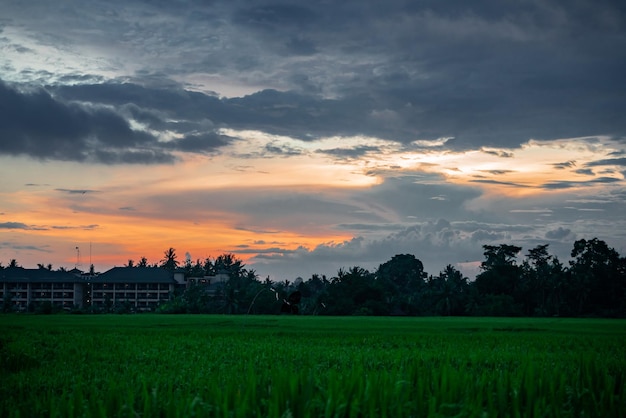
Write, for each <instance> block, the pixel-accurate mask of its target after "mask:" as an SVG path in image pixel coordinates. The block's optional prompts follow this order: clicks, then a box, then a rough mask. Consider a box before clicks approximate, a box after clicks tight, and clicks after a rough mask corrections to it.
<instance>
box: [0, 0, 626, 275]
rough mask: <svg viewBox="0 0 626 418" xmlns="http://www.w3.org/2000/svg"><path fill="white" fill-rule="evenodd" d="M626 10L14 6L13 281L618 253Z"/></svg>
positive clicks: (9, 23)
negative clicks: (605, 248) (173, 262)
mask: <svg viewBox="0 0 626 418" xmlns="http://www.w3.org/2000/svg"><path fill="white" fill-rule="evenodd" d="M625 176H626V4H625V3H624V2H621V1H607V0H589V1H587V0H568V1H561V0H559V1H557V0H536V1H533V0H515V1H513V0H506V1H480V0H477V1H472V2H467V1H465V0H450V1H445V2H443V1H435V0H425V1H419V0H416V1H400V0H386V1H384V2H382V1H373V0H358V1H357V0H344V1H318V2H310V1H306V2H305V1H265V0H258V1H238V0H228V1H221V0H215V1H200V0H169V1H157V0H151V1H147V0H146V1H141V0H124V1H121V0H106V1H98V0H91V1H82V0H80V1H79V0H58V1H55V2H50V1H47V0H29V1H27V2H24V1H22V0H3V1H2V2H0V262H2V263H3V265H5V266H6V265H7V264H8V263H9V262H10V260H11V259H15V260H17V262H18V263H19V264H20V265H22V266H24V267H28V268H35V267H36V266H37V264H38V263H41V264H44V265H47V264H52V265H53V268H59V267H66V268H73V267H74V266H76V265H78V267H79V268H82V269H83V270H87V269H88V268H89V265H90V263H93V264H94V266H95V269H96V271H106V270H107V269H109V268H111V267H113V266H122V265H124V264H126V263H127V262H128V260H129V259H133V260H135V262H137V261H138V260H139V259H140V258H141V257H146V258H147V259H148V262H150V263H156V262H159V261H160V260H161V259H162V258H163V254H164V252H165V250H167V249H168V248H170V247H172V248H174V249H176V253H177V254H178V258H179V261H181V262H184V261H185V259H187V258H189V259H191V260H192V261H195V260H196V259H205V258H207V257H209V258H212V259H214V258H215V257H217V256H219V255H221V254H224V253H232V254H235V255H236V256H237V257H238V258H240V259H242V260H244V263H245V264H246V267H247V268H249V269H253V270H254V271H255V272H256V273H257V274H258V275H259V277H260V278H261V279H264V278H265V277H270V279H271V280H274V281H282V280H293V279H294V278H296V277H303V278H304V279H307V278H309V277H310V276H311V275H312V274H325V275H327V276H329V277H332V276H333V275H336V273H337V272H338V270H339V269H342V268H343V269H346V268H350V267H352V266H360V267H363V268H366V269H369V270H370V271H375V269H376V268H377V267H378V266H379V265H380V264H382V263H384V262H386V261H388V260H389V259H391V257H393V256H394V255H396V254H413V255H415V256H416V257H417V258H418V259H420V260H421V261H422V262H423V263H424V266H425V269H426V271H427V272H428V273H430V274H433V275H436V274H438V273H439V272H440V271H441V270H443V268H444V267H445V266H446V265H448V264H451V265H453V266H455V267H457V268H459V269H461V271H463V272H464V273H466V274H467V275H468V276H469V277H470V278H472V277H473V275H474V274H476V272H477V271H478V270H477V269H478V265H479V264H480V262H481V261H482V260H483V259H484V256H483V245H498V244H503V243H506V244H513V245H518V246H520V247H522V248H523V249H522V251H521V252H520V259H523V257H524V256H525V254H526V253H527V251H528V250H529V249H531V248H534V247H535V246H537V245H541V244H549V251H550V252H551V253H552V254H554V255H556V256H558V257H559V259H560V260H561V261H562V262H564V263H567V261H568V260H569V255H570V252H571V249H572V247H573V243H574V241H576V240H578V239H583V238H585V239H591V238H594V237H598V238H600V239H602V240H604V241H606V242H607V244H609V245H610V246H611V247H613V248H615V249H616V250H617V251H618V252H619V253H620V254H626V217H625V215H624V214H626V181H625Z"/></svg>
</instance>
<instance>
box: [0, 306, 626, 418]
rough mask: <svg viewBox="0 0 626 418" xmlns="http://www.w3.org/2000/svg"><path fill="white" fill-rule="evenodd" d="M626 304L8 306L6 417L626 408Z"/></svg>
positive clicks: (0, 388)
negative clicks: (104, 311)
mask: <svg viewBox="0 0 626 418" xmlns="http://www.w3.org/2000/svg"><path fill="white" fill-rule="evenodd" d="M624 329H625V328H624V320H605V319H578V318H576V319H570V318H556V319H555V318H532V319H529V318H441V317H439V318H391V317H379V318H357V317H302V316H300V317H294V316H247V315H240V316H233V315H213V316H207V315H123V316H119V315H89V316H85V315H82V316H77V315H53V316H35V315H2V316H0V376H1V378H0V416H2V417H16V418H17V417H42V416H46V417H128V418H136V417H143V418H149V417H162V418H170V417H171V418H174V417H194V416H195V417H233V418H237V417H269V418H274V417H275V418H279V417H294V418H306V417H397V418H403V417H531V416H532V417H539V416H541V417H546V418H551V417H566V418H567V417H572V418H573V417H624V416H626V385H625V382H626V375H625V373H626V357H625V356H624V351H623V350H624V345H623V342H624Z"/></svg>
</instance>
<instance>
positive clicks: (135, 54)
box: [0, 0, 626, 157]
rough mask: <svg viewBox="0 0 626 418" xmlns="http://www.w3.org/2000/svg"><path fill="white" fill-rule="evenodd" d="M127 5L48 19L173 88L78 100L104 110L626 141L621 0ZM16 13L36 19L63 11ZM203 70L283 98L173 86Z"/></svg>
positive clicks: (259, 125)
mask: <svg viewBox="0 0 626 418" xmlns="http://www.w3.org/2000/svg"><path fill="white" fill-rule="evenodd" d="M113 3H114V4H111V5H105V4H99V6H98V7H100V9H102V10H99V9H97V8H93V9H89V8H81V16H83V19H82V20H81V19H79V15H78V14H76V13H68V14H66V15H65V16H62V17H60V18H59V21H58V22H57V23H55V22H54V21H47V22H46V25H47V29H48V30H49V33H55V30H56V31H57V32H58V33H59V35H58V37H59V39H65V38H63V36H62V35H61V33H62V32H60V28H65V27H68V23H72V24H75V25H77V26H78V27H79V28H80V27H85V28H87V27H90V28H91V27H93V31H92V32H93V34H91V32H90V35H89V36H90V37H89V38H88V39H87V41H93V42H108V43H110V44H114V43H116V42H117V43H120V44H121V45H123V46H124V47H125V48H128V51H126V52H127V53H128V56H127V57H125V58H126V59H129V60H135V61H133V62H134V63H135V67H138V68H139V69H138V70H137V71H136V72H135V73H134V74H128V75H127V77H126V79H127V80H133V81H134V82H135V83H137V84H144V85H145V86H152V87H156V86H159V89H160V90H159V89H156V90H150V89H143V90H142V89H139V88H138V87H136V86H133V85H128V84H124V85H120V86H118V87H117V88H116V89H115V91H114V89H113V87H112V86H110V85H107V86H104V87H98V86H89V87H81V86H73V87H67V88H68V89H72V90H73V92H72V93H71V95H73V96H74V97H76V98H77V99H78V96H79V94H78V90H81V89H82V90H83V91H82V93H81V94H82V95H83V99H84V100H86V101H90V102H94V103H105V102H107V101H111V100H112V101H117V102H118V103H119V101H120V100H123V97H126V98H127V99H125V100H126V102H128V103H135V104H137V106H139V107H140V108H142V109H148V108H154V109H161V110H167V111H168V112H169V113H170V114H172V115H178V116H184V117H185V118H187V119H190V120H194V118H197V117H200V115H202V117H208V118H209V119H210V120H212V121H214V122H215V123H216V124H217V125H219V126H228V127H233V128H235V129H237V128H239V129H243V128H245V129H259V130H264V131H267V132H270V133H280V134H286V135H291V136H296V137H299V138H302V139H315V138H316V137H319V136H323V135H353V134H366V135H370V136H378V137H381V138H384V139H390V140H396V141H401V142H410V141H413V140H415V139H436V138H440V137H455V138H456V140H455V141H451V142H450V143H449V144H447V146H449V147H455V148H464V149H467V148H479V147H480V146H482V145H492V146H507V147H515V146H516V145H519V144H520V143H523V142H525V141H527V140H529V139H531V138H536V139H552V138H563V137H574V136H578V137H580V136H585V135H598V134H610V135H616V136H624V135H625V134H626V120H624V118H623V117H622V113H623V112H622V111H621V109H623V108H624V107H625V105H626V94H624V92H625V89H626V87H624V83H623V82H621V81H622V74H624V73H626V52H625V51H626V36H625V35H624V33H625V31H624V28H625V27H626V23H625V22H626V18H625V12H624V6H623V5H621V4H620V3H619V2H612V1H608V0H607V1H594V2H591V1H580V2H576V3H575V4H567V5H564V4H562V3H561V2H559V1H545V2H523V3H509V2H507V3H506V4H494V3H493V2H471V3H468V2H464V1H451V2H445V3H444V2H436V1H423V2H408V3H407V2H405V1H399V0H398V1H395V0H391V1H389V2H385V4H384V6H383V5H382V4H379V3H376V2H373V1H346V2H342V3H341V4H334V5H333V7H332V8H330V7H329V5H328V4H326V3H323V2H319V3H316V2H313V3H311V2H290V3H281V2H273V1H259V2H255V3H254V4H249V3H245V2H243V3H239V2H223V1H215V2H211V3H198V2H192V1H187V2H172V3H171V4H165V3H163V4H154V3H142V4H139V3H136V2H130V3H129V2H125V7H124V8H116V7H115V2H113ZM6 7H8V8H9V9H7V10H8V11H10V12H11V13H9V14H8V15H13V16H16V17H21V18H23V19H25V20H26V21H28V19H29V18H30V16H37V15H38V14H43V15H45V14H46V13H54V10H55V9H54V8H52V7H50V6H43V5H42V4H41V3H33V4H30V3H29V5H28V7H26V8H22V9H23V10H22V9H20V8H18V7H17V6H15V7H11V6H10V5H7V6H6ZM0 10H1V9H0ZM105 11H106V12H107V13H103V12H105ZM92 16H93V17H94V18H93V19H92V18H91V17H92ZM95 16H98V19H95ZM85 18H86V19H85ZM157 22H158V23H157ZM69 26H70V27H71V25H69ZM83 33H84V32H83ZM42 36H43V35H42ZM67 36H70V35H67ZM92 37H93V38H92ZM68 42H69V40H68ZM155 56H158V57H159V58H158V59H154V57H155ZM198 73H209V74H218V75H224V76H227V77H229V78H230V79H231V80H233V82H240V83H243V84H245V83H249V84H258V85H263V86H268V87H275V88H277V89H280V90H282V92H277V91H272V90H266V91H261V92H259V93H257V94H251V95H249V96H246V97H242V98H239V99H233V100H219V99H218V98H217V97H214V96H211V95H208V96H205V95H202V94H201V93H189V92H187V93H181V89H180V87H179V86H183V85H184V84H182V83H180V84H178V85H177V84H176V83H174V82H172V81H171V80H172V79H173V78H172V77H177V79H178V80H184V79H185V76H186V75H187V74H198ZM78 76H80V75H79V74H77V75H76V76H75V77H78ZM85 77H89V75H85ZM168 78H169V81H168ZM87 90H91V92H88V91H87ZM96 90H100V91H96ZM104 90H108V91H109V92H108V93H107V92H105V91H104ZM166 92H169V95H168V94H166ZM65 93H67V94H68V96H66V97H69V95H70V94H69V93H68V92H64V94H65ZM106 95H108V99H107V98H106V97H105V96H106ZM97 96H99V97H100V101H99V100H98V99H97ZM131 96H132V98H130V100H128V98H129V97H131ZM164 99H165V100H164ZM489 152H497V151H489ZM501 156H503V157H506V156H507V155H506V154H501Z"/></svg>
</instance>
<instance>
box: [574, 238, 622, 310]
mask: <svg viewBox="0 0 626 418" xmlns="http://www.w3.org/2000/svg"><path fill="white" fill-rule="evenodd" d="M571 256H572V258H574V259H573V260H571V261H570V280H569V282H568V293H569V296H570V303H572V304H573V305H572V306H573V308H574V312H575V313H576V314H577V315H589V314H596V315H603V316H615V315H617V313H618V311H619V310H620V307H621V306H622V304H623V298H624V292H625V289H626V276H624V274H623V271H622V268H621V261H620V257H619V254H618V253H617V251H615V250H614V249H613V248H611V247H609V246H608V245H607V244H606V242H604V241H602V240H599V239H597V238H593V239H591V240H588V241H587V240H584V239H581V240H578V241H576V242H575V243H574V248H573V249H572V253H571Z"/></svg>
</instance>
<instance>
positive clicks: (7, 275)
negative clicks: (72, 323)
mask: <svg viewBox="0 0 626 418" xmlns="http://www.w3.org/2000/svg"><path fill="white" fill-rule="evenodd" d="M85 290H86V289H85V281H84V280H83V279H82V278H81V277H80V275H79V276H77V275H76V274H73V273H70V272H65V271H51V270H47V269H25V268H21V267H11V268H5V269H2V270H0V300H3V301H4V300H9V301H11V303H12V304H13V308H14V309H16V310H19V311H25V310H27V309H28V308H29V306H33V305H37V304H41V303H43V302H50V303H52V304H53V305H56V306H59V307H61V308H64V309H71V308H73V307H76V306H77V307H82V306H84V303H85V300H84V298H85V295H86V292H85Z"/></svg>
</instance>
